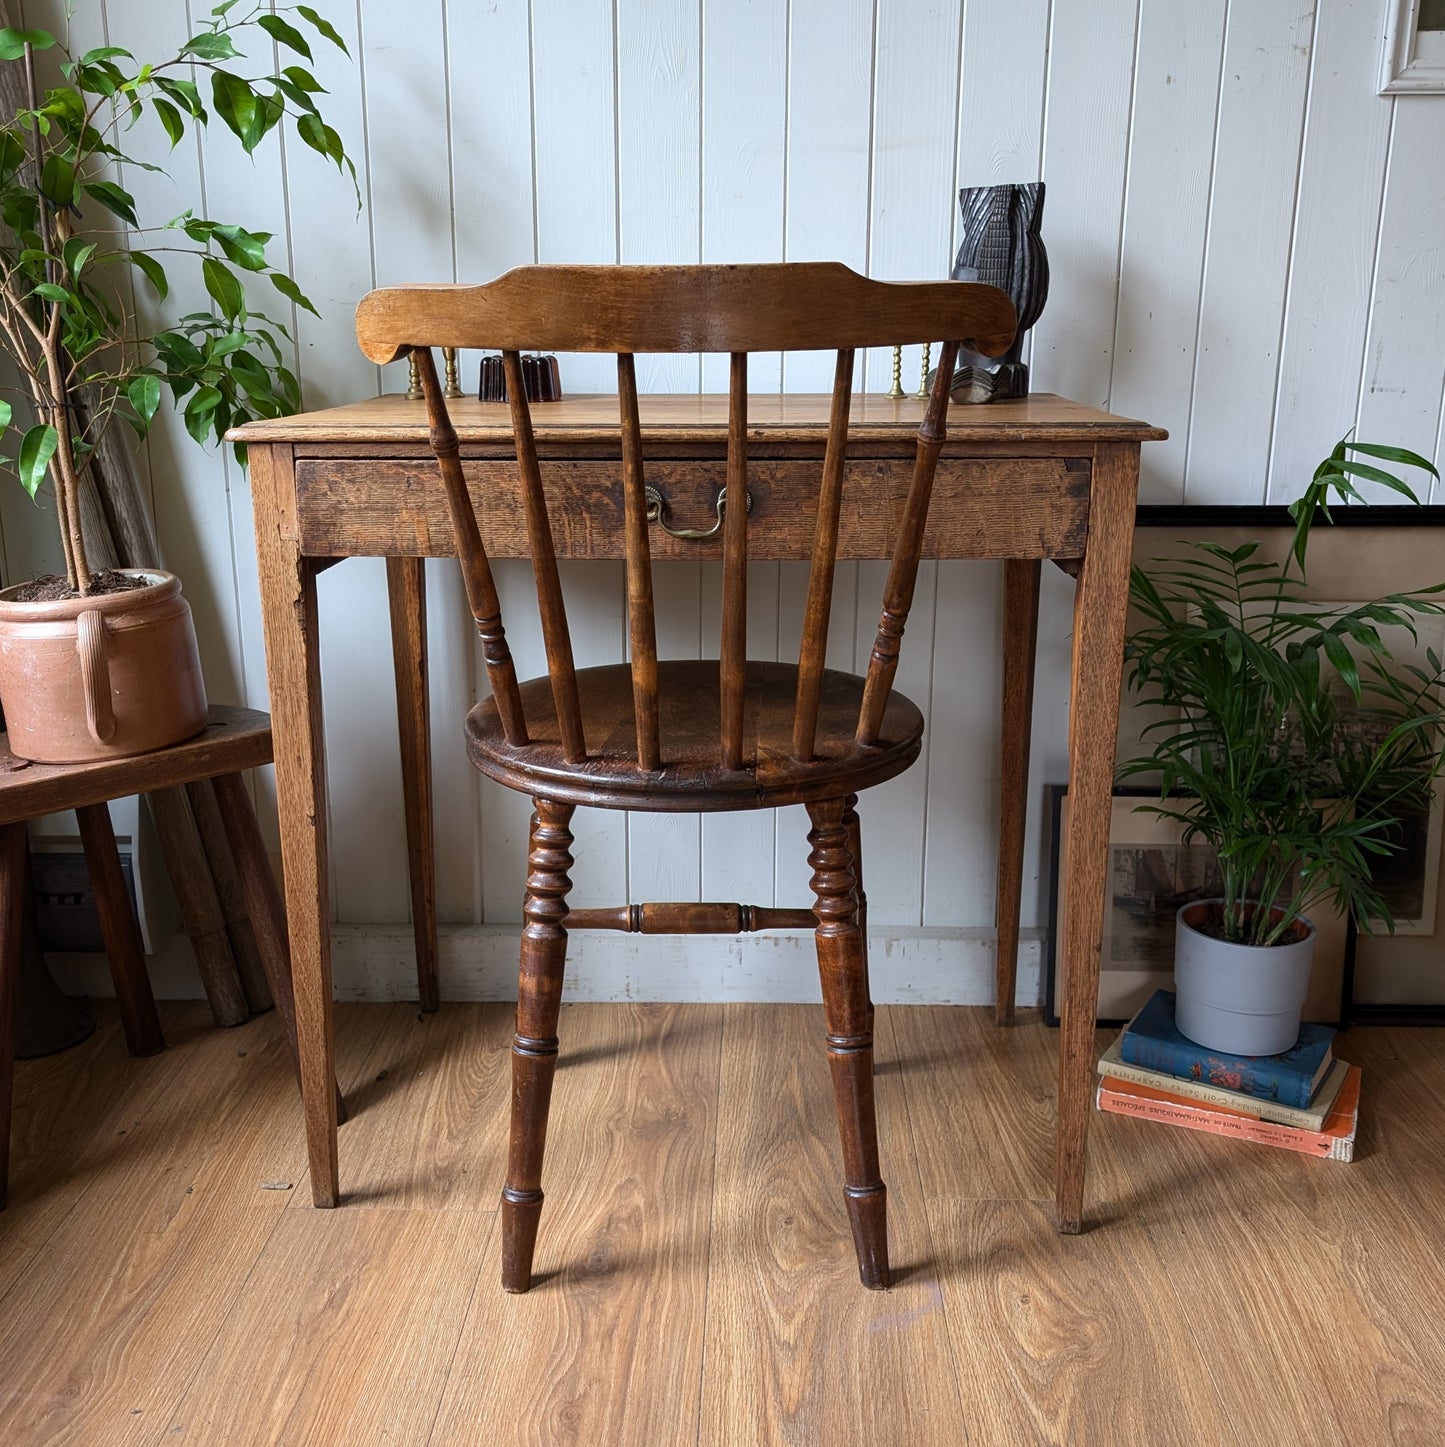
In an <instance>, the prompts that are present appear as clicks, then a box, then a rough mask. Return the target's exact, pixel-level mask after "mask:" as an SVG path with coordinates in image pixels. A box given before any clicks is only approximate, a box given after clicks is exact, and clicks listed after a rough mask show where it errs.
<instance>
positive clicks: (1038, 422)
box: [234, 395, 1166, 1232]
mask: <svg viewBox="0 0 1445 1447" xmlns="http://www.w3.org/2000/svg"><path fill="white" fill-rule="evenodd" d="M828 400H829V399H828V398H827V397H822V396H803V395H794V396H759V397H754V398H751V399H750V400H749V423H750V429H749V437H750V440H749V477H748V485H749V489H750V491H751V493H752V504H753V514H754V516H755V517H757V518H758V519H759V521H761V520H763V519H767V520H768V521H769V524H770V525H769V526H768V527H766V528H760V529H758V531H757V533H756V537H757V540H758V542H757V545H755V547H754V549H753V552H752V556H753V557H754V558H756V559H759V560H763V561H767V560H786V559H802V558H807V557H808V556H809V549H810V546H811V541H812V527H813V498H814V497H815V496H816V490H817V487H818V478H819V472H820V467H821V459H822V453H823V443H824V438H825V435H826V430H827V419H828ZM641 410H642V426H643V434H644V443H645V455H646V458H647V467H648V472H647V476H648V481H649V482H650V483H652V484H654V485H656V486H657V487H659V488H660V489H661V490H662V491H663V493H664V494H665V495H666V496H667V498H668V500H669V512H670V520H671V521H672V523H673V525H674V526H678V527H706V526H708V525H709V524H710V523H711V522H712V521H713V520H714V517H715V512H714V506H715V502H716V499H717V495H718V493H719V491H720V490H721V488H722V485H723V475H724V451H725V445H726V436H727V399H726V398H725V397H714V396H652V397H644V398H642V409H641ZM534 417H535V427H536V431H537V444H538V453H539V455H540V457H541V459H542V463H543V472H544V475H545V476H546V478H547V483H548V488H549V509H550V513H551V518H552V526H553V531H554V533H555V536H556V540H557V554H558V556H559V557H565V558H618V557H621V556H622V527H621V515H622V499H621V486H620V477H619V473H620V465H619V459H618V453H617V450H616V448H617V444H616V438H615V435H614V434H615V428H616V401H615V399H613V398H606V397H604V398H597V397H578V398H572V399H569V400H567V401H564V402H560V403H553V404H548V405H545V406H538V407H536V408H535V409H534ZM921 417H922V403H920V402H918V401H915V400H914V399H911V398H910V399H907V400H904V401H900V402H892V401H889V400H888V398H886V397H880V396H861V397H858V398H855V400H854V405H853V413H852V425H851V429H850V435H851V439H852V441H851V446H850V449H849V463H848V474H847V482H846V485H845V490H844V506H843V517H842V523H841V527H840V531H839V557H840V558H843V559H850V558H886V557H888V556H889V554H890V551H891V548H892V545H893V538H894V536H895V530H896V525H897V519H898V516H899V511H900V505H901V501H902V497H903V493H904V489H905V488H906V485H907V479H908V473H909V469H910V467H911V464H912V458H913V451H914V439H915V434H916V432H917V428H918V424H919V421H920V420H921ZM452 419H453V422H454V423H455V425H456V428H457V431H458V434H459V435H460V438H461V443H462V457H463V461H464V463H465V466H466V471H467V476H468V481H469V483H470V485H471V487H472V490H473V495H474V498H475V500H476V503H477V515H478V518H479V521H480V524H481V529H482V534H483V539H484V541H485V543H486V546H487V548H488V551H489V552H490V553H491V555H492V556H493V557H498V558H505V557H525V556H526V555H527V549H526V539H525V533H524V530H523V527H522V521H521V517H522V514H521V504H520V498H519V496H518V491H517V481H516V475H515V473H516V469H515V465H514V462H513V455H512V436H511V428H510V423H509V421H508V418H507V414H506V409H505V407H502V406H498V405H494V404H483V403H479V402H476V401H471V400H460V401H458V402H456V403H455V404H454V405H453V407H452ZM234 435H235V437H236V438H237V439H238V440H240V441H244V442H246V443H248V444H250V449H251V452H250V456H251V480H252V491H253V497H254V505H255V513H256V545H257V551H258V554H259V559H260V579H261V602H262V611H263V621H264V627H265V634H266V657H267V663H268V668H269V674H270V686H271V709H272V729H273V733H274V740H275V751H276V782H277V796H278V802H279V807H280V814H281V843H282V857H283V860H284V863H285V870H286V905H287V914H288V918H289V921H290V932H291V951H292V960H293V968H294V972H295V980H296V1017H297V1030H298V1034H299V1038H300V1048H301V1064H302V1088H303V1094H304V1097H305V1103H306V1125H307V1147H308V1151H309V1155H310V1163H311V1183H312V1195H313V1197H314V1198H315V1201H316V1204H317V1205H318V1206H333V1205H335V1204H336V1202H337V1200H338V1198H339V1181H338V1172H337V1156H336V1115H335V1095H334V1092H333V1088H332V1085H331V1082H332V1080H333V1079H334V1070H333V1063H332V1031H331V1003H332V1001H331V996H332V986H331V949H330V939H329V929H328V925H329V920H330V914H331V911H330V903H329V899H328V890H327V841H326V759H325V754H324V748H323V740H322V730H321V682H320V666H319V659H318V656H317V632H316V574H317V572H318V571H320V570H321V569H322V568H323V567H326V566H329V565H330V564H331V563H332V562H334V561H336V560H338V559H340V558H345V557H355V556H373V557H375V556H380V557H385V558H386V559H387V582H388V587H389V591H390V598H391V617H392V642H393V650H394V656H395V661H396V676H397V685H398V688H397V705H398V713H399V716H400V721H401V737H402V755H403V777H404V790H405V799H406V812H407V821H408V822H407V835H408V843H409V846H410V855H411V859H412V900H413V915H414V918H415V921H416V935H417V959H418V973H419V978H420V980H421V993H422V1000H423V1004H424V1006H429V1007H430V1008H435V1005H436V922H435V909H434V903H433V883H432V881H433V866H432V853H431V850H432V840H431V773H430V761H429V758H428V743H427V740H428V720H427V696H426V654H425V627H424V617H425V614H424V607H425V602H424V596H423V591H422V565H421V561H420V560H421V559H423V558H427V557H447V556H451V555H452V554H453V552H454V549H453V546H452V539H451V530H450V527H449V525H448V522H447V517H446V507H445V503H444V501H443V497H442V492H441V487H440V485H439V482H438V479H437V473H436V468H435V464H434V463H433V461H432V458H431V454H430V451H429V450H428V446H427V433H426V421H425V416H424V413H423V408H422V404H421V403H420V402H408V401H407V400H406V399H405V398H402V397H396V396H392V397H381V398H378V399H376V400H374V401H370V402H363V403H358V404H356V405H354V406H348V407H337V408H334V409H332V410H330V411H326V412H315V413H310V414H307V415H305V416H301V417H290V418H286V419H284V420H282V421H279V422H263V423H252V424H251V425H249V426H247V427H244V428H242V429H240V431H239V432H237V433H236V434H234ZM1165 435H1166V434H1165V433H1163V432H1162V431H1160V430H1159V429H1157V428H1153V427H1149V426H1147V425H1146V424H1144V423H1140V422H1132V421H1129V420H1127V419H1125V418H1120V417H1111V416H1109V415H1108V414H1107V413H1103V412H1098V411H1095V410H1093V409H1091V408H1088V407H1083V406H1080V405H1078V404H1076V403H1073V402H1067V401H1064V400H1062V399H1060V398H1057V397H1051V396H1047V395H1040V396H1035V397H1030V398H1027V399H1023V400H1019V401H1012V402H1001V403H993V404H990V405H988V406H983V407H966V406H965V407H955V408H953V409H952V411H951V414H950V417H949V439H948V442H947V444H946V446H945V449H944V452H943V455H942V458H941V460H940V462H939V466H938V475H937V481H936V483H935V487H934V495H933V508H932V512H931V514H930V519H929V528H928V534H927V540H926V542H925V546H924V556H925V557H932V558H994V559H1003V560H1005V577H1006V594H1007V610H1006V620H1005V628H1004V709H1003V716H1004V726H1003V753H1002V770H1003V790H1002V797H1003V808H1002V819H1001V825H1002V828H1001V839H1000V864H999V906H1000V908H999V926H1000V931H999V932H1000V950H999V959H1000V964H999V974H1000V979H1001V981H1002V982H1004V983H1005V985H1006V988H1007V996H1008V1001H1011V1000H1012V993H1013V991H1012V980H1013V959H1014V955H1015V953H1016V950H1017V944H1018V905H1019V890H1020V879H1021V873H1022V865H1023V818H1024V813H1025V804H1026V799H1027V786H1028V775H1027V769H1028V751H1029V714H1030V699H1031V697H1032V681H1033V645H1034V638H1035V634H1036V628H1037V621H1036V620H1037V609H1038V589H1039V569H1040V564H1041V562H1042V560H1043V559H1045V558H1049V559H1052V560H1054V561H1055V562H1058V563H1060V564H1061V565H1063V566H1064V567H1065V568H1066V569H1067V570H1068V571H1069V572H1070V573H1072V574H1074V575H1075V576H1076V577H1077V578H1078V593H1077V597H1076V600H1075V605H1074V634H1073V683H1072V690H1071V701H1070V718H1071V720H1072V725H1073V726H1072V727H1071V728H1070V737H1069V797H1070V809H1069V838H1068V840H1067V850H1068V858H1069V861H1070V877H1069V880H1068V882H1067V889H1068V896H1067V902H1066V914H1067V919H1068V938H1067V940H1066V941H1065V949H1066V952H1067V954H1066V957H1067V959H1068V962H1069V967H1068V971H1067V974H1066V984H1065V993H1064V997H1063V1007H1062V1011H1061V1013H1062V1017H1063V1030H1062V1036H1061V1046H1060V1057H1059V1110H1058V1121H1059V1127H1058V1174H1057V1189H1058V1224H1059V1228H1060V1229H1061V1230H1063V1231H1069V1232H1073V1231H1078V1230H1079V1229H1080V1227H1081V1224H1082V1220H1083V1194H1084V1152H1085V1144H1086V1135H1087V1130H1088V1111H1089V1097H1090V1088H1091V1083H1092V1080H1093V1069H1094V1060H1093V1053H1094V1005H1095V999H1096V996H1097V993H1098V973H1099V949H1100V942H1101V937H1102V927H1103V902H1104V894H1105V872H1106V863H1107V846H1108V835H1109V813H1110V795H1111V792H1112V785H1113V774H1114V735H1115V729H1116V726H1117V722H1118V706H1119V683H1120V675H1121V669H1122V651H1123V641H1124V619H1125V611H1126V606H1127V601H1128V580H1129V558H1130V551H1131V547H1132V542H1133V532H1134V506H1135V499H1136V494H1137V490H1138V478H1139V446H1140V443H1142V442H1147V441H1153V440H1157V439H1161V438H1163V437H1164V436H1165ZM584 497H585V498H586V499H587V500H588V501H589V503H590V508H589V509H588V510H587V511H585V512H584V510H583V509H582V508H581V507H580V506H579V505H578V504H579V502H580V500H581V499H582V498H584ZM484 498H485V501H484V500H483V499H484ZM651 541H652V555H653V557H654V558H655V559H659V560H660V559H666V558H673V559H686V560H705V559H710V558H718V557H720V556H721V541H720V539H715V540H712V541H707V542H696V541H691V542H685V541H679V540H677V539H675V538H671V537H669V536H667V535H666V534H665V533H662V532H660V531H659V530H654V535H653V537H652V540H651ZM1010 1015H1011V1007H1010V1006H1009V1005H1008V1004H1007V1003H1006V1002H1005V1001H1003V1000H1001V1001H1000V1017H1001V1019H1002V1020H1004V1021H1005V1022H1006V1021H1007V1019H1008V1018H1010Z"/></svg>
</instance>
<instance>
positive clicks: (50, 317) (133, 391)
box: [0, 0, 360, 763]
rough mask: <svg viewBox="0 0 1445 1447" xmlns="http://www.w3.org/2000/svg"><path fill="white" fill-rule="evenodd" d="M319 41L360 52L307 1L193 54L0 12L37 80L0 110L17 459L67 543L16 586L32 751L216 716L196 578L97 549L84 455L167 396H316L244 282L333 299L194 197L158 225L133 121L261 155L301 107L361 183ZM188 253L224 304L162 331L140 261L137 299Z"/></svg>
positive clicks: (189, 44)
mask: <svg viewBox="0 0 1445 1447" xmlns="http://www.w3.org/2000/svg"><path fill="white" fill-rule="evenodd" d="M313 41H316V42H318V43H327V44H331V45H335V46H339V47H340V48H341V49H342V50H343V51H344V50H345V49H346V46H345V43H344V41H343V40H342V38H341V36H340V35H339V34H338V33H337V32H336V30H335V29H334V28H333V27H332V26H331V25H330V24H329V23H328V22H327V21H326V20H325V19H323V18H322V16H320V15H319V14H318V13H317V12H316V11H315V10H313V9H312V8H311V7H309V6H306V5H297V6H278V7H276V8H275V9H274V10H273V9H271V8H270V7H269V6H263V5H258V4H254V3H246V4H238V0H223V3H221V4H218V5H217V6H216V7H215V8H214V9H213V10H212V11H211V14H210V17H209V18H208V19H206V20H205V21H204V22H202V23H201V24H200V26H199V27H198V28H197V29H196V31H195V33H194V34H193V35H191V36H190V37H189V39H187V41H186V42H185V44H184V45H182V46H181V47H180V48H179V50H177V51H176V52H175V53H174V54H171V55H162V56H158V57H153V58H150V59H147V60H139V59H137V58H136V57H135V56H134V55H133V54H132V53H131V52H130V51H129V50H126V49H123V48H121V47H120V46H114V45H107V46H104V47H101V48H98V49H94V50H90V51H87V52H85V53H84V54H79V55H77V54H73V53H72V52H71V51H70V49H69V48H68V47H67V45H66V44H65V43H64V40H63V38H61V37H57V36H56V35H53V34H51V33H50V32H49V31H46V30H21V29H16V28H14V27H10V26H6V27H5V28H0V63H8V64H11V65H14V66H18V67H23V74H24V82H25V84H24V88H23V91H22V92H21V93H22V94H23V95H24V97H25V103H24V104H23V105H21V106H20V107H19V108H18V109H16V111H15V113H14V114H13V115H10V116H8V117H7V118H6V119H5V124H4V126H3V128H0V347H3V350H4V353H5V355H6V356H7V357H8V358H9V360H10V362H11V363H12V365H13V368H14V370H15V371H16V372H17V373H18V379H19V382H20V387H19V389H18V390H19V392H20V397H19V399H18V400H17V402H16V403H12V401H10V400H8V399H6V398H4V397H3V395H0V446H4V448H5V452H6V453H7V454H8V455H7V456H5V457H4V458H3V459H0V461H3V463H4V464H5V465H6V466H8V467H10V468H12V469H13V470H14V472H15V473H16V474H17V476H18V479H19V482H20V484H21V486H23V487H24V488H25V490H26V492H28V493H29V494H30V495H31V497H32V498H33V497H35V496H36V495H37V493H39V491H40V489H41V488H42V487H43V486H45V485H46V484H47V483H48V485H49V489H50V492H51V495H52V496H53V500H54V507H55V515H56V520H57V522H58V525H59V531H60V542H61V551H62V554H63V556H64V560H65V574H64V576H63V577H61V576H55V577H43V578H38V579H36V580H34V581H32V582H29V583H21V584H18V585H12V586H11V587H8V588H6V589H4V590H3V591H0V703H3V706H4V710H5V717H6V722H7V724H8V726H9V731H10V744H11V749H12V751H13V752H14V753H16V754H17V755H18V756H20V757H22V758H29V759H33V760H39V761H43V762H54V763H60V762H71V761H76V760H82V759H88V758H105V757H118V756H123V755H127V754H135V753H141V752H145V751H147V750H149V749H153V748H160V747H163V746H165V745H167V744H170V743H174V742H177V741H178V740H180V739H183V738H186V737H188V736H189V735H191V734H193V733H195V732H197V731H198V730H199V729H200V728H202V727H203V726H204V724H205V719H206V703H205V697H204V691H203V686H202V682H201V671H200V661H199V658H198V657H197V653H196V643H195V635H194V630H193V629H192V626H191V618H190V610H189V607H188V606H187V604H186V603H185V601H184V599H182V597H181V596H180V583H179V580H177V579H176V578H175V577H174V576H172V575H171V574H168V573H164V572H161V571H159V570H157V569H110V570H104V571H100V572H97V571H96V570H95V569H94V568H93V567H92V566H91V561H90V558H91V540H89V539H88V538H87V536H86V529H85V527H84V526H83V525H82V505H81V504H82V488H83V486H84V483H85V473H86V469H87V468H88V467H89V466H90V465H91V462H92V459H93V457H94V455H95V452H96V448H97V445H98V443H99V441H100V439H101V436H102V435H103V433H104V432H105V430H106V429H107V428H109V427H111V426H113V425H115V424H116V423H117V422H124V423H127V424H129V425H130V427H132V428H133V429H134V430H135V432H136V434H137V436H138V437H141V438H144V437H145V436H146V434H147V432H148V431H149V429H150V427H151V425H152V423H153V422H154V420H155V417H156V415H157V413H158V411H159V409H160V407H161V402H162V398H163V396H164V395H165V394H166V393H169V394H170V396H171V398H172V399H173V401H174V403H175V404H176V406H177V407H178V408H179V409H180V410H181V412H182V415H183V418H184V422H185V427H186V430H187V431H188V432H189V433H190V435H191V436H192V437H193V438H194V439H195V440H196V441H197V442H201V443H204V442H207V441H212V440H214V441H216V442H219V441H220V439H221V438H222V436H223V435H224V434H225V432H226V429H227V428H228V427H230V426H232V425H233V424H234V423H238V422H242V421H245V420H248V419H250V418H254V417H276V416H281V415H284V414H286V413H289V412H294V411H296V410H298V408H299V406H300V400H301V399H300V392H299V389H298V386H297V382H296V378H295V376H294V375H293V374H292V373H291V371H290V370H289V369H288V368H287V366H286V364H285V359H286V356H287V343H288V342H289V339H290V338H289V333H288V331H287V328H286V327H285V326H284V325H283V324H282V323H281V322H279V321H276V320H274V319H272V318H269V317H268V316H266V315H265V314H264V313H263V312H261V311H256V310H252V309H251V308H250V306H249V304H248V300H247V293H246V287H245V284H244V281H243V278H244V277H246V276H247V275H251V276H255V277H258V278H264V279H266V280H267V281H269V283H270V285H271V287H272V288H274V290H275V292H276V295H277V298H278V300H279V301H280V302H281V303H282V304H285V305H287V306H288V308H289V305H290V304H294V305H296V306H300V307H305V308H306V309H307V310H308V311H312V312H314V311H315V308H314V307H313V306H312V304H311V303H310V301H308V300H307V298H306V297H305V295H304V294H303V293H302V292H301V290H300V289H299V288H298V287H297V285H296V283H295V282H294V281H293V280H292V278H291V277H290V276H288V275H287V274H286V273H285V272H284V271H282V270H280V269H278V268H276V267H274V266H272V265H271V263H270V262H269V261H268V259H267V253H266V248H267V243H268V242H269V241H270V240H271V237H270V235H269V234H267V233H265V232H259V231H250V230H247V229H246V228H245V227H244V226H240V225H236V224H233V223H231V222H221V221H216V220H213V219H210V218H207V217H202V216H197V215H195V214H194V212H193V211H186V212H184V213H183V214H181V215H179V216H174V217H169V218H165V217H162V218H157V219H156V220H154V221H152V220H151V219H150V218H146V222H147V224H142V218H141V217H139V216H138V215H137V212H136V205H135V200H134V198H133V197H132V196H131V194H130V193H129V192H127V191H126V190H125V188H124V186H123V185H122V184H121V180H122V179H123V178H124V175H125V172H126V170H127V168H130V167H143V168H145V169H151V170H153V169H157V168H155V167H153V166H150V165H148V164H147V163H145V162H142V161H139V160H137V159H136V158H134V157H133V156H132V155H130V154H128V153H127V151H126V149H125V147H126V145H127V144H128V142H127V137H128V136H129V135H130V134H131V132H132V128H133V127H136V126H146V125H150V126H159V127H161V128H163V130H164V133H165V134H166V135H167V136H168V137H169V139H170V142H171V145H172V147H174V146H175V145H177V144H179V143H180V141H181V140H182V139H183V138H184V137H185V135H186V132H187V129H188V128H189V127H206V126H209V125H210V124H211V122H212V121H213V120H219V121H220V122H221V123H222V124H223V126H224V127H225V129H226V130H227V131H229V132H230V133H231V135H232V136H233V137H234V138H235V140H236V141H237V142H238V143H239V144H240V147H241V149H242V150H243V151H244V152H245V153H246V154H248V155H249V154H250V153H252V152H254V151H255V149H256V147H257V146H258V145H260V143H261V142H262V140H263V139H264V138H265V137H266V136H267V135H268V134H269V133H270V132H271V131H272V130H274V129H275V128H276V127H277V126H280V125H282V124H283V123H287V122H289V124H290V126H291V128H293V129H294V131H295V134H296V136H297V137H298V138H299V139H300V140H301V141H302V143H304V144H305V145H307V146H309V147H311V148H312V149H313V150H316V151H318V152H320V153H321V154H322V155H324V156H327V157H328V158H330V159H331V160H333V161H335V163H336V164H337V166H338V167H342V168H349V169H350V171H351V175H352V178H353V182H354V180H355V167H354V166H353V165H352V163H351V161H350V159H349V158H348V156H347V154H346V151H345V148H344V146H343V144H342V141H341V138H340V137H339V136H338V135H337V133H336V132H335V131H334V130H333V129H332V128H331V127H330V126H329V125H327V124H326V121H325V120H324V118H323V116H322V113H321V109H320V103H319V97H320V96H321V95H323V94H324V92H323V90H322V87H321V86H320V85H319V84H318V83H317V81H316V79H315V78H314V76H313V75H312V74H311V71H310V70H309V69H307V68H306V67H307V65H309V64H310V63H311V62H312V50H311V45H312V42H313ZM247 48H250V49H251V50H253V51H254V52H255V53H256V54H257V55H258V56H259V57H260V59H259V60H258V61H257V62H254V63H253V62H248V61H247V59H246V55H245V50H246V49H247ZM37 52H52V54H51V55H49V56H47V57H46V58H45V63H46V65H47V67H50V68H53V64H52V63H53V62H54V61H55V60H56V59H58V61H59V66H58V83H53V84H47V85H45V86H44V87H43V88H41V87H40V86H38V85H37V82H36V60H35V56H36V53H37ZM14 89H15V88H13V87H12V94H13V93H14ZM357 204H358V206H359V205H360V195H359V193H358V196H357ZM182 267H189V268H195V269H196V271H197V272H198V273H199V277H200V280H201V281H202V282H203V283H204V286H205V290H206V295H207V297H208V300H209V306H208V309H206V310H203V311H198V312H193V313H189V314H187V315H185V316H183V317H181V318H180V319H179V321H177V322H175V323H174V324H157V325H156V326H155V327H153V328H148V327H147V326H146V325H145V322H144V320H143V315H142V308H141V307H140V306H138V305H136V304H135V301H133V300H132V290H131V284H132V279H134V281H135V285H136V287H138V288H140V289H141V290H140V294H139V296H137V297H136V301H138V300H140V299H141V298H142V297H144V295H145V293H146V292H149V294H150V296H151V297H152V298H153V299H154V300H155V301H156V302H161V301H164V300H165V298H166V296H167V294H168V291H169V287H170V275H171V273H172V272H173V271H178V270H179V269H180V268H182ZM7 444H8V445H7Z"/></svg>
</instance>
